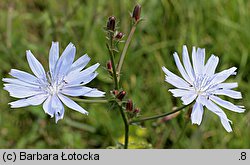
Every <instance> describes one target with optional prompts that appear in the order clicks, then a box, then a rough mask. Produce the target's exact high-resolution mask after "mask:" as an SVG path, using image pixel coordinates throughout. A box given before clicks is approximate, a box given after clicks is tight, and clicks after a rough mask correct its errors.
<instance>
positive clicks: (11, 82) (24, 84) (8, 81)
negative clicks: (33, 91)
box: [2, 78, 37, 88]
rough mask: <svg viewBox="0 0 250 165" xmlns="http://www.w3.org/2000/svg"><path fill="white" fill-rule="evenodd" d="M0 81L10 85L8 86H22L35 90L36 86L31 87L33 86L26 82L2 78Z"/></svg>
mask: <svg viewBox="0 0 250 165" xmlns="http://www.w3.org/2000/svg"><path fill="white" fill-rule="evenodd" d="M2 81H3V82H6V83H10V84H15V85H20V86H24V87H31V88H37V85H33V84H30V83H27V82H24V81H21V80H19V79H15V78H3V79H2Z"/></svg>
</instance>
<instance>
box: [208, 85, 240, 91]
mask: <svg viewBox="0 0 250 165" xmlns="http://www.w3.org/2000/svg"><path fill="white" fill-rule="evenodd" d="M237 87H238V83H220V84H215V85H212V86H211V87H209V89H208V90H207V91H208V92H213V91H215V90H219V89H233V88H237Z"/></svg>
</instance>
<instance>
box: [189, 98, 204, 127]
mask: <svg viewBox="0 0 250 165" xmlns="http://www.w3.org/2000/svg"><path fill="white" fill-rule="evenodd" d="M203 111H204V110H203V106H202V104H200V103H198V102H196V103H195V104H194V107H193V110H192V113H191V121H192V124H198V125H200V124H201V121H202V116H203Z"/></svg>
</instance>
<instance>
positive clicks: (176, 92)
mask: <svg viewBox="0 0 250 165" xmlns="http://www.w3.org/2000/svg"><path fill="white" fill-rule="evenodd" d="M168 91H170V92H171V93H172V94H173V96H174V97H182V96H184V95H188V94H190V90H185V89H169V90H168Z"/></svg>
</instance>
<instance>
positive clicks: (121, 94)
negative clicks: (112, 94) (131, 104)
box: [117, 91, 126, 100]
mask: <svg viewBox="0 0 250 165" xmlns="http://www.w3.org/2000/svg"><path fill="white" fill-rule="evenodd" d="M125 95H126V92H125V91H121V92H119V94H118V95H117V98H118V99H119V100H122V99H123V98H124V97H125Z"/></svg>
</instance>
